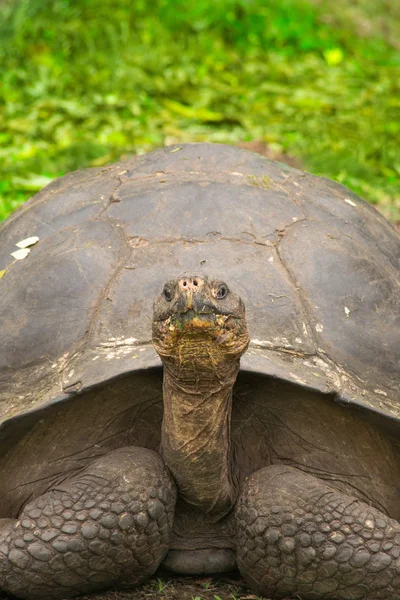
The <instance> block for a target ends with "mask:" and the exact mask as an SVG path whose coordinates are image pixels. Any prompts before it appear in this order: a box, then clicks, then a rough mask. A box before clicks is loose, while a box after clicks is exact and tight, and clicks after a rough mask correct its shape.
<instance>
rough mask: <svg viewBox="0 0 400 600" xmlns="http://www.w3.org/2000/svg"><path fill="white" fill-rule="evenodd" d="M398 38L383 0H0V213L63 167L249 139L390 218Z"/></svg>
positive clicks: (399, 17)
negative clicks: (189, 144) (170, 146)
mask: <svg viewBox="0 0 400 600" xmlns="http://www.w3.org/2000/svg"><path fill="white" fill-rule="evenodd" d="M399 40H400V8H399V7H397V5H396V3H395V2H390V3H389V2H388V0H358V2H356V1H355V2H352V3H349V2H348V0H337V1H335V2H334V3H332V2H330V1H328V0H309V1H305V0H269V1H268V2H265V0H197V2H193V3H188V2H187V1H186V0H185V1H184V0H153V2H151V3H150V2H148V1H146V0H133V1H132V0H131V1H128V0H112V1H111V0H96V2H95V1H94V0H15V1H11V0H8V1H5V2H4V0H3V2H2V3H1V2H0V219H1V218H4V217H6V216H7V215H8V214H9V213H10V212H11V211H12V210H14V209H15V208H16V207H17V206H18V205H19V204H20V203H21V202H23V201H24V200H25V199H26V198H27V197H29V196H30V195H32V193H34V192H36V191H37V190H39V189H40V188H41V187H42V186H43V185H45V184H46V183H47V182H49V181H50V180H51V179H52V178H54V177H57V176H59V175H61V174H63V173H66V172H68V171H71V170H73V169H76V168H78V167H85V166H91V165H102V164H105V163H107V162H110V161H113V160H117V159H118V158H119V157H120V156H121V155H127V154H130V153H138V152H140V153H141V152H145V151H147V150H150V149H152V148H154V147H156V146H160V145H163V144H165V143H171V142H181V141H182V142H183V141H216V142H226V143H236V142H239V141H246V140H247V141H249V140H252V139H257V140H263V141H265V142H267V143H268V144H270V145H271V147H272V148H273V149H275V150H276V151H277V152H287V153H291V154H293V155H295V156H298V157H300V158H301V159H302V161H303V163H304V164H305V166H306V168H307V169H308V170H310V171H312V172H314V173H317V174H325V175H328V176H329V177H332V178H334V179H337V180H339V181H341V182H342V183H344V184H345V185H348V186H349V187H351V188H352V189H354V190H355V191H356V192H358V193H360V194H361V195H363V196H364V197H366V198H367V199H368V200H370V201H372V202H375V203H376V202H379V203H380V205H381V206H383V207H384V209H385V211H386V214H387V215H388V216H390V217H391V218H394V219H396V218H397V219H398V218H400V200H399V199H400V181H399V179H400V150H399V142H398V140H399V136H400V46H399V42H398V41H399Z"/></svg>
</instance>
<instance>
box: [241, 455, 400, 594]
mask: <svg viewBox="0 0 400 600" xmlns="http://www.w3.org/2000/svg"><path fill="white" fill-rule="evenodd" d="M236 514H237V521H238V539H237V544H238V545H237V558H238V566H239V569H240V571H241V573H242V575H243V576H244V577H245V579H246V580H247V581H248V582H249V584H250V586H251V587H252V588H253V589H254V590H255V591H256V592H257V593H258V594H262V595H265V596H267V597H271V598H299V597H300V598H302V599H303V600H328V599H329V600H378V599H381V600H398V599H399V598H400V524H399V523H398V522H397V521H395V520H393V519H389V518H388V517H387V516H386V515H384V514H383V513H381V512H380V511H378V510H376V509H375V508H372V507H370V506H368V505H367V504H365V503H364V502H360V501H359V500H357V499H356V498H354V497H351V496H347V495H346V494H343V493H340V492H338V491H336V490H335V488H333V487H331V486H329V485H327V484H326V483H325V482H323V481H320V480H319V479H317V478H315V477H313V476H311V475H306V474H304V473H302V472H301V471H299V470H297V469H294V468H291V467H285V466H271V467H266V468H265V469H261V470H260V471H257V472H256V473H254V474H253V475H252V476H251V477H250V478H249V479H248V480H247V481H246V483H245V485H244V488H243V491H242V495H241V497H240V500H239V503H238V506H237V509H236Z"/></svg>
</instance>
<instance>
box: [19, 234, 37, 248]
mask: <svg viewBox="0 0 400 600" xmlns="http://www.w3.org/2000/svg"><path fill="white" fill-rule="evenodd" d="M38 241H39V238H38V236H37V235H34V236H32V237H28V238H26V239H25V240H21V241H20V242H17V243H16V244H15V245H16V246H18V248H28V246H34V245H35V244H37V243H38Z"/></svg>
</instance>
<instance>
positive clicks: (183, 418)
mask: <svg viewBox="0 0 400 600" xmlns="http://www.w3.org/2000/svg"><path fill="white" fill-rule="evenodd" d="M238 371H239V359H228V360H226V359H225V360H222V361H221V359H220V358H218V357H216V356H214V355H213V353H212V352H210V348H209V347H207V344H204V345H203V346H201V344H200V345H199V344H197V346H196V348H193V349H192V351H191V352H190V351H189V352H185V353H184V354H182V355H181V356H180V357H179V359H178V358H167V359H164V418H163V424H162V453H163V457H164V460H165V462H166V465H167V466H168V468H169V469H170V471H171V473H172V475H173V477H174V479H175V482H176V484H177V486H178V489H179V492H180V495H181V496H182V497H183V499H184V500H185V501H186V502H187V503H188V504H190V505H192V506H194V507H195V508H197V509H198V510H201V511H202V512H205V513H207V514H212V515H215V517H216V518H220V517H221V516H223V515H224V514H226V513H227V512H228V511H229V510H230V508H231V507H232V505H233V503H234V501H235V499H236V490H235V487H234V483H233V481H232V471H231V463H232V461H231V452H230V420H231V410H232V388H233V384H234V382H235V380H236V376H237V373H238Z"/></svg>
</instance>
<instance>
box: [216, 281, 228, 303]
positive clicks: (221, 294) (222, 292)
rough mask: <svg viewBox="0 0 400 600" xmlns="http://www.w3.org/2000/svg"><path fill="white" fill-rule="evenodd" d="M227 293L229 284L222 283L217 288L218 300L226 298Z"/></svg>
mask: <svg viewBox="0 0 400 600" xmlns="http://www.w3.org/2000/svg"><path fill="white" fill-rule="evenodd" d="M227 294H228V286H227V285H226V283H221V285H220V286H219V288H218V289H217V293H216V294H215V296H216V298H218V300H223V299H224V298H226V296H227Z"/></svg>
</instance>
